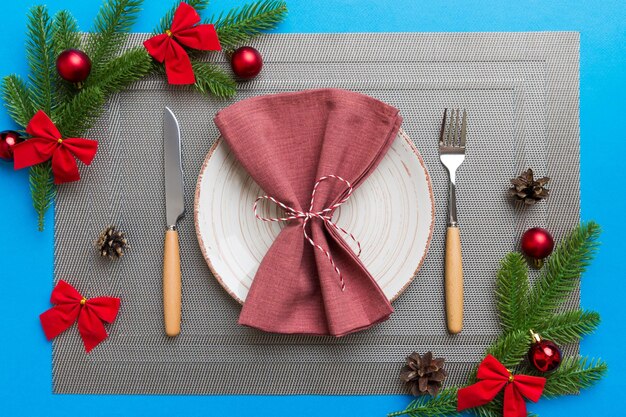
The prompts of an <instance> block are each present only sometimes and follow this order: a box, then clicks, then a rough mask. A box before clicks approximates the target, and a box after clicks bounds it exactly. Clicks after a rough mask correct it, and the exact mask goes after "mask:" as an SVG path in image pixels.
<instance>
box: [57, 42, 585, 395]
mask: <svg viewBox="0 0 626 417" xmlns="http://www.w3.org/2000/svg"><path fill="white" fill-rule="evenodd" d="M146 37H147V35H143V34H136V35H132V36H131V37H130V39H129V42H128V46H129V47H130V46H136V45H140V44H141V42H142V41H143V40H144V39H146ZM252 46H255V47H256V48H258V49H259V50H260V51H261V53H262V54H263V57H264V61H265V64H264V69H263V72H262V73H261V75H260V76H259V77H258V78H256V79H255V80H253V81H249V82H245V83H242V84H241V85H240V92H239V94H238V95H237V97H236V98H235V99H233V100H217V99H213V98H207V97H205V96H201V95H199V94H198V93H195V92H194V91H192V90H191V89H187V88H173V87H170V86H168V85H167V84H166V83H165V82H164V81H163V80H161V79H160V78H156V77H155V78H148V79H145V80H142V81H140V82H137V83H135V84H134V85H133V86H132V87H131V88H130V89H129V90H127V91H124V92H122V93H119V94H117V95H115V96H114V97H113V98H112V99H111V101H110V102H109V103H108V105H107V109H106V112H105V114H104V115H103V116H102V117H101V119H100V120H99V122H98V125H97V126H96V127H95V128H94V129H93V130H92V131H91V132H90V134H89V135H87V137H93V138H97V139H98V140H99V141H100V148H99V151H98V155H97V156H96V159H95V161H94V163H93V164H92V165H91V167H89V168H86V169H83V170H82V171H81V174H82V180H81V181H80V182H78V183H74V184H67V185H63V186H62V187H60V190H59V194H58V197H57V203H56V206H55V277H54V279H55V282H56V281H57V280H59V279H64V280H67V281H68V282H70V283H71V284H72V285H74V286H75V287H76V288H77V289H79V291H81V292H82V293H83V294H84V295H85V296H87V297H91V296H96V295H114V296H118V297H120V298H121V299H122V307H121V310H120V313H119V316H118V319H117V321H116V322H115V323H114V324H112V325H110V326H109V327H108V330H109V333H110V337H109V338H108V339H107V340H106V341H105V342H103V343H102V344H101V345H100V346H98V347H97V348H96V349H95V350H93V351H92V352H91V353H90V354H89V355H87V354H85V352H84V349H83V346H82V342H81V340H80V338H79V336H78V333H77V332H74V331H69V332H65V333H64V334H62V335H61V336H59V337H57V339H55V342H54V349H53V355H54V358H53V388H54V392H57V393H173V394H203V393H215V394H231V393H232V394H248V393H249V394H309V393H311V394H393V393H401V392H404V391H403V387H402V385H401V383H400V381H399V379H398V374H399V369H400V366H401V365H402V362H403V361H404V357H405V356H406V355H408V354H409V353H411V352H412V351H414V350H416V351H418V352H421V353H423V352H425V351H427V350H432V351H433V352H434V353H435V355H437V356H443V357H445V358H446V360H447V369H448V370H449V371H450V372H449V373H450V376H449V378H448V380H447V382H448V383H450V384H452V383H462V382H463V381H464V380H465V378H466V377H467V374H468V372H470V370H471V368H472V367H473V366H474V364H475V363H477V362H478V361H480V360H481V359H482V357H483V355H484V351H485V348H486V347H487V346H488V345H489V344H490V343H491V342H492V341H493V340H494V339H495V338H496V337H497V335H498V334H499V332H500V329H499V326H498V321H497V316H496V309H495V303H494V297H493V293H494V283H495V272H496V270H497V268H498V264H499V261H500V259H501V258H502V257H503V256H504V255H505V254H506V253H507V252H509V251H511V250H515V249H516V247H517V242H518V240H519V236H520V234H521V233H522V232H523V231H524V230H526V229H527V228H528V227H532V226H543V227H547V228H548V229H550V230H551V231H552V232H553V234H554V235H555V238H556V239H559V238H561V237H562V236H563V235H564V234H565V233H567V231H569V230H570V229H571V228H572V227H573V226H575V225H576V224H577V223H578V221H579V101H578V94H579V93H578V91H579V81H578V78H579V76H578V69H579V36H578V34H577V33H561V32H550V33H468V34H460V33H459V34H445V33H424V34H400V33H383V34H273V35H267V36H264V37H262V38H260V39H258V40H256V41H255V42H253V43H252ZM217 55H218V56H216V57H215V58H214V59H216V61H215V62H216V64H218V65H224V66H225V65H226V63H225V62H224V61H219V60H218V59H223V58H222V56H221V55H220V54H217ZM323 87H336V88H345V89H349V90H354V91H359V92H362V93H364V94H368V95H371V96H373V97H376V98H378V99H380V100H383V101H385V102H387V103H389V104H391V105H393V106H396V107H397V108H399V109H400V111H401V114H402V116H403V118H404V124H403V129H404V130H405V131H406V132H407V133H408V135H409V136H410V137H411V138H412V139H413V140H414V141H415V144H416V146H417V147H418V149H419V150H420V152H421V153H422V155H423V157H424V160H425V162H426V165H427V167H428V169H429V171H430V175H431V177H432V181H433V188H434V194H435V200H436V212H437V216H436V225H435V232H434V235H433V240H432V244H431V247H430V251H429V254H428V256H427V258H426V261H425V263H424V265H423V267H422V269H421V270H420V272H419V273H418V276H417V277H416V279H415V280H414V282H413V283H412V284H411V285H410V287H409V288H408V289H407V290H406V292H405V293H404V294H403V295H402V296H400V298H399V299H398V300H397V301H395V302H394V308H395V310H396V312H395V313H394V314H393V315H392V317H391V319H390V320H388V321H387V322H385V323H383V324H380V325H378V326H376V327H374V328H373V329H370V330H368V331H364V332H361V333H358V334H354V335H350V336H347V337H344V338H340V339H335V338H330V337H308V336H283V335H273V334H264V333H262V332H259V331H256V330H252V329H248V328H244V327H241V326H239V325H237V317H238V314H239V310H240V306H239V304H237V302H235V301H234V300H232V299H231V298H230V297H229V296H228V294H227V293H226V292H225V291H224V290H223V289H222V288H221V287H220V285H219V284H218V283H217V282H216V281H215V279H214V278H213V277H212V276H211V272H210V271H209V269H208V267H207V266H206V263H205V261H204V259H203V257H202V254H201V252H200V249H199V247H198V243H197V241H196V237H195V230H194V225H193V216H192V214H191V213H192V211H191V210H192V205H193V195H194V191H195V185H196V179H197V175H198V172H199V169H200V166H201V163H202V161H203V159H204V157H205V155H206V153H207V151H208V150H209V148H210V147H211V145H212V143H213V142H214V140H215V139H216V138H217V136H218V132H217V129H216V127H215V125H214V124H213V116H214V115H215V113H216V112H217V111H218V110H219V109H221V108H223V107H226V106H228V105H229V104H231V103H232V102H234V101H235V100H240V99H243V98H246V97H251V96H255V95H261V94H270V93H277V92H283V91H297V90H302V89H308V88H323ZM164 106H168V107H170V108H171V109H172V110H173V111H174V113H175V114H176V115H177V116H178V119H179V122H180V125H181V130H182V140H183V168H184V171H185V198H186V207H187V210H188V215H187V217H186V218H185V219H183V220H182V221H181V222H180V223H179V233H180V240H181V252H182V269H183V327H182V333H181V335H180V336H178V337H176V338H172V339H170V338H167V337H166V336H165V335H164V332H163V318H162V292H161V291H162V287H161V280H162V278H161V274H162V256H163V248H162V246H163V235H164V225H165V209H164V207H165V206H164V205H165V202H164V184H163V142H162V114H163V107H164ZM445 107H461V108H466V109H467V111H468V122H469V123H468V139H467V141H468V146H467V155H466V160H465V163H464V164H463V165H462V166H461V168H460V170H459V173H458V179H457V181H458V200H459V203H458V205H459V221H460V224H461V233H462V244H463V255H464V270H465V327H464V330H463V332H462V333H461V334H460V335H457V336H449V335H448V334H447V332H446V330H445V316H444V309H443V303H444V298H443V278H442V277H443V251H444V233H445V218H446V216H445V213H446V204H447V200H446V195H447V194H446V193H447V174H446V172H445V170H444V168H443V167H442V166H441V164H440V162H439V158H438V151H437V136H438V131H439V126H440V122H441V116H442V113H443V109H444V108H445ZM527 167H532V168H533V169H535V171H536V172H537V174H539V175H544V174H545V175H548V176H550V177H552V178H553V179H552V181H551V182H550V186H551V187H550V188H551V189H552V193H551V196H550V198H549V199H548V200H547V201H545V202H542V203H540V204H538V205H536V206H534V207H532V208H522V207H520V206H516V205H515V204H512V203H511V202H510V200H509V199H508V198H507V196H506V192H507V189H508V185H509V179H510V178H512V177H514V176H516V175H517V174H519V172H521V171H522V170H523V169H525V168H527ZM347 204H349V203H347ZM108 224H115V225H117V226H118V227H119V228H120V229H122V230H124V231H125V232H126V233H127V234H128V237H129V240H130V244H131V248H130V249H129V250H128V253H127V255H126V256H124V257H123V258H122V259H120V260H118V261H109V260H106V259H102V258H100V257H99V256H98V254H97V251H96V250H95V249H94V248H93V242H94V241H95V239H96V237H97V236H98V234H99V232H100V231H101V230H102V229H103V228H104V227H105V226H107V225H108ZM533 274H536V273H535V272H533ZM577 305H578V297H577V296H575V297H572V298H571V299H570V300H569V302H568V307H574V306H577ZM577 349H578V346H577V345H572V346H567V347H566V348H565V352H566V353H568V354H569V353H574V352H576V351H577Z"/></svg>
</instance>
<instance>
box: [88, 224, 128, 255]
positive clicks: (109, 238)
mask: <svg viewBox="0 0 626 417" xmlns="http://www.w3.org/2000/svg"><path fill="white" fill-rule="evenodd" d="M96 247H97V248H98V250H99V251H100V256H108V257H109V258H113V257H116V258H119V257H121V256H122V255H124V249H126V248H128V247H129V246H128V240H126V235H125V234H124V233H123V232H120V231H119V230H116V228H115V226H109V227H107V228H106V229H104V230H103V231H102V233H100V236H99V237H98V240H97V241H96Z"/></svg>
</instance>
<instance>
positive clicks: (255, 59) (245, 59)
mask: <svg viewBox="0 0 626 417" xmlns="http://www.w3.org/2000/svg"><path fill="white" fill-rule="evenodd" d="M230 66H231V68H232V69H233V72H234V73H235V75H236V76H237V77H239V78H243V79H246V80H247V79H250V78H254V77H256V76H257V75H259V73H260V72H261V69H262V68H263V57H262V56H261V53H260V52H259V51H257V50H256V49H254V48H253V47H251V46H242V47H241V48H239V49H237V50H236V51H235V52H233V55H232V56H231V57H230Z"/></svg>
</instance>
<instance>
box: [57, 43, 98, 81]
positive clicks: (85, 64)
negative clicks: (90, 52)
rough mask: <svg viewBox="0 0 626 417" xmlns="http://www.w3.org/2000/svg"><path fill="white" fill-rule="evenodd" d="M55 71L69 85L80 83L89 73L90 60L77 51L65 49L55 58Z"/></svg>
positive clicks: (84, 54)
mask: <svg viewBox="0 0 626 417" xmlns="http://www.w3.org/2000/svg"><path fill="white" fill-rule="evenodd" d="M57 71H58V73H59V75H60V76H61V78H63V79H64V80H66V81H69V82H71V83H82V82H83V81H85V80H86V79H87V77H88V76H89V73H90V72H91V59H89V57H88V56H87V54H86V53H84V52H83V51H80V50H78V49H66V50H65V51H63V52H61V53H60V54H59V57H58V58H57Z"/></svg>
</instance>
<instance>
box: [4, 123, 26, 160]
mask: <svg viewBox="0 0 626 417" xmlns="http://www.w3.org/2000/svg"><path fill="white" fill-rule="evenodd" d="M23 141H24V138H22V137H21V136H20V134H19V133H17V132H16V131H14V130H5V131H4V132H0V159H4V160H5V161H12V160H13V146H15V145H17V144H18V143H20V142H23Z"/></svg>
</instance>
